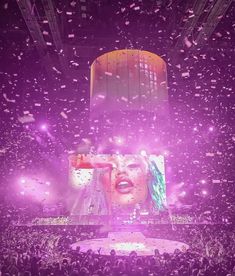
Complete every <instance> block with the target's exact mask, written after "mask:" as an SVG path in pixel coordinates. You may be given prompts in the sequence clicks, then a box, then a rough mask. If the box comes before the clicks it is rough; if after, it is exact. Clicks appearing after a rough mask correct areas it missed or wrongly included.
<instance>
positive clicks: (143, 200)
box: [67, 154, 166, 216]
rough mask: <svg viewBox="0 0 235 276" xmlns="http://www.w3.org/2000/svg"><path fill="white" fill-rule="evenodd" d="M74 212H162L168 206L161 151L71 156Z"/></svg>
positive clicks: (71, 186) (71, 198)
mask: <svg viewBox="0 0 235 276" xmlns="http://www.w3.org/2000/svg"><path fill="white" fill-rule="evenodd" d="M69 178H70V195H69V196H68V198H67V199H68V202H70V210H71V215H83V216H84V215H117V214H119V215H122V214H130V213H131V212H133V210H135V212H137V211H138V212H139V213H140V214H141V212H142V213H147V214H159V212H160V211H162V210H164V209H165V207H166V184H165V171H164V157H163V156H161V155H158V156H157V155H141V154H139V155H130V154H125V155H121V154H101V155H91V154H88V155H86V154H78V155H76V156H71V157H70V172H69Z"/></svg>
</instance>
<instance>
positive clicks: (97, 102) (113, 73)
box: [90, 49, 168, 118]
mask: <svg viewBox="0 0 235 276" xmlns="http://www.w3.org/2000/svg"><path fill="white" fill-rule="evenodd" d="M90 103H91V106H90V111H91V117H93V118H94V117H98V116H100V115H102V114H103V113H104V112H106V113H109V114H110V113H113V112H115V111H116V112H120V111H136V110H138V111H148V112H153V113H156V114H162V115H167V114H166V113H167V103H168V91H167V72H166V63H165V61H164V60H163V59H162V58H161V57H159V56H158V55H156V54H154V53H151V52H148V51H140V50H134V49H124V50H116V51H112V52H108V53H106V54H104V55H102V56H100V57H98V58H96V59H95V61H94V62H93V63H92V65H91V95H90Z"/></svg>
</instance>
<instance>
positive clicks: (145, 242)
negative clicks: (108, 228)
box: [71, 232, 189, 256]
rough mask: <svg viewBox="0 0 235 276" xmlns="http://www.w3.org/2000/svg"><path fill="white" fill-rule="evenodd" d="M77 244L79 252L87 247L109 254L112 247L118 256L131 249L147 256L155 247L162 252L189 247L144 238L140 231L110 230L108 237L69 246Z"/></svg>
mask: <svg viewBox="0 0 235 276" xmlns="http://www.w3.org/2000/svg"><path fill="white" fill-rule="evenodd" d="M78 246H79V247H80V251H81V252H87V250H88V249H92V250H93V251H94V252H97V251H98V250H99V249H100V248H101V250H100V254H101V255H110V251H111V250H112V249H114V250H115V251H116V255H118V256H128V255H129V254H130V253H131V252H132V251H135V252H136V253H137V255H138V256H149V255H154V250H155V249H158V250H159V252H160V253H161V254H162V253H173V252H174V251H175V249H179V250H181V251H184V250H186V249H188V248H189V246H188V245H187V244H185V243H182V242H178V241H172V240H165V239H154V238H145V236H144V235H143V234H142V233H141V232H110V233H109V234H108V238H102V239H92V240H85V241H79V242H76V243H74V244H72V245H71V248H72V249H74V250H76V248H77V247H78ZM97 254H98V253H97Z"/></svg>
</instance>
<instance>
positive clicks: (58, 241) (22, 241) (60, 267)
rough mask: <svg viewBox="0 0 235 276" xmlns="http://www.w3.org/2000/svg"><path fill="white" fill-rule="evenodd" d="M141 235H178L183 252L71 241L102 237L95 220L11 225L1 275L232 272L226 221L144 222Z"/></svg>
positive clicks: (232, 244)
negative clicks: (141, 251)
mask: <svg viewBox="0 0 235 276" xmlns="http://www.w3.org/2000/svg"><path fill="white" fill-rule="evenodd" d="M144 234H145V235H146V236H151V237H161V238H168V239H174V240H182V241H184V242H186V243H188V244H189V245H190V248H189V249H188V250H186V251H184V252H181V251H179V250H175V252H174V254H167V253H164V254H160V253H159V252H158V250H157V248H156V250H155V254H154V255H153V256H148V257H140V256H138V255H137V254H136V253H135V252H132V253H131V254H130V255H129V256H127V257H120V256H117V255H116V253H115V251H114V250H113V251H111V252H110V256H103V255H102V250H101V251H98V252H93V251H91V250H89V251H88V252H86V253H83V252H81V251H80V248H79V247H78V248H77V250H72V249H71V248H70V245H71V244H72V243H74V242H77V241H79V240H84V239H92V238H97V237H105V235H107V233H104V232H103V231H101V228H100V227H99V226H32V227H28V226H13V225H8V226H7V227H6V228H5V229H2V230H1V235H0V239H1V240H0V243H1V248H0V271H1V274H0V275H2V276H13V275H15V276H34V275H35V276H49V275H55V276H62V275H73V276H75V275H78V276H85V275H86V276H88V275H92V276H106V275H107V276H116V275H117V276H119V275H120V276H121V275H122V276H124V275H126V276H142V275H143V276H145V275H146V276H148V275H149V276H155V275H156V276H157V275H159V276H164V275H167V276H168V275H169V276H171V275H179V276H181V275H182V276H183V275H185V276H186V275H187V276H188V275H195V276H202V275H218V276H223V275H224V276H229V275H235V232H234V231H233V228H232V226H231V225H227V226H224V225H214V226H213V225H207V226H205V225H199V226H194V225H175V226H174V227H172V226H171V225H161V226H154V225H152V226H148V227H146V229H145V230H144Z"/></svg>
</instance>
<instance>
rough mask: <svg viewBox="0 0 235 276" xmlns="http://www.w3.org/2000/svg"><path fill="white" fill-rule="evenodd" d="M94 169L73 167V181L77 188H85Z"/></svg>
mask: <svg viewBox="0 0 235 276" xmlns="http://www.w3.org/2000/svg"><path fill="white" fill-rule="evenodd" d="M93 172H94V169H77V170H76V169H72V170H71V182H72V185H73V186H74V187H76V188H83V187H86V186H87V185H89V184H90V181H91V179H92V177H93Z"/></svg>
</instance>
